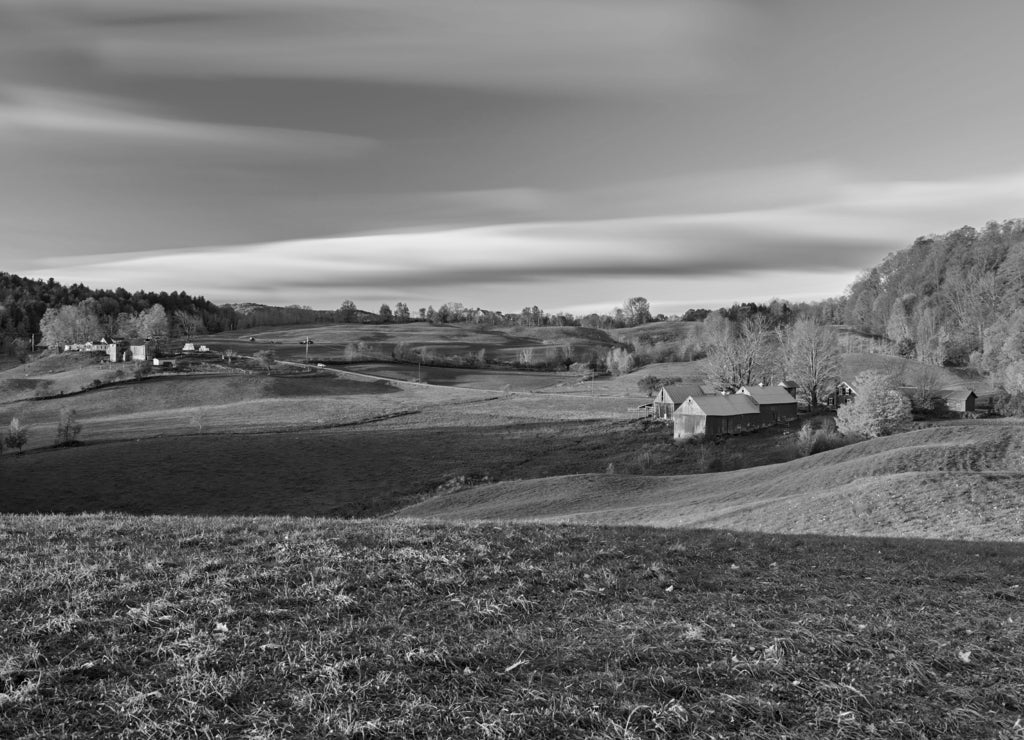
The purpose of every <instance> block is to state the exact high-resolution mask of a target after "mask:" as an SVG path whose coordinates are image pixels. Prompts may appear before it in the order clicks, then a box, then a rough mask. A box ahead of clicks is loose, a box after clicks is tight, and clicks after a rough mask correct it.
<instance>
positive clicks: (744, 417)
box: [672, 394, 762, 439]
mask: <svg viewBox="0 0 1024 740" xmlns="http://www.w3.org/2000/svg"><path fill="white" fill-rule="evenodd" d="M672 421H673V427H674V429H673V432H672V436H673V438H674V439H686V438H687V437H692V436H694V435H697V434H703V435H704V436H705V437H717V436H718V435H720V434H739V433H740V432H747V431H752V430H754V429H758V428H759V427H761V426H762V423H761V411H760V410H759V409H758V407H757V404H756V403H755V402H754V399H753V398H751V397H750V396H747V395H743V394H734V395H730V396H698V397H693V396H690V397H689V398H687V399H686V400H685V401H683V403H682V405H681V406H680V407H679V408H678V409H676V412H675V413H674V414H673V415H672Z"/></svg>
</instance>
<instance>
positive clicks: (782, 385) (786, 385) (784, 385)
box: [779, 380, 799, 388]
mask: <svg viewBox="0 0 1024 740" xmlns="http://www.w3.org/2000/svg"><path fill="white" fill-rule="evenodd" d="M779 387H780V388H798V387H799V386H798V385H797V382H796V381H795V380H783V381H782V382H781V383H779Z"/></svg>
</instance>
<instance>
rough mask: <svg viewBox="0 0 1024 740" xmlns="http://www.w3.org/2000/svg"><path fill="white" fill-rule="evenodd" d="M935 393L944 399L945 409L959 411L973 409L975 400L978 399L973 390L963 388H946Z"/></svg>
mask: <svg viewBox="0 0 1024 740" xmlns="http://www.w3.org/2000/svg"><path fill="white" fill-rule="evenodd" d="M935 395H937V396H938V397H939V398H941V399H942V400H943V401H945V403H946V408H947V409H949V410H950V411H959V412H960V413H965V412H970V411H974V405H975V402H976V401H977V400H978V396H977V395H976V394H975V393H974V391H969V390H967V389H965V388H947V389H944V390H941V391H938V392H937V393H936V394H935Z"/></svg>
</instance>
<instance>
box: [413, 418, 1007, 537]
mask: <svg viewBox="0 0 1024 740" xmlns="http://www.w3.org/2000/svg"><path fill="white" fill-rule="evenodd" d="M729 444H732V443H729ZM695 449H696V450H697V454H700V448H699V447H695ZM711 454H724V455H726V456H728V455H733V454H737V455H745V454H746V451H745V449H744V447H743V445H742V442H739V443H738V444H737V445H736V446H735V447H733V448H732V449H731V450H729V448H728V446H727V448H726V450H725V451H721V452H717V451H716V452H712V453H711ZM726 466H727V467H728V466H729V462H728V461H726ZM398 516H407V517H411V518H417V519H419V518H432V519H444V520H465V519H484V520H490V521H543V522H571V523H591V524H619V525H646V526H661V527H685V528H693V527H715V528H725V529H733V530H744V531H761V532H786V533H821V534H833V535H849V534H863V535H870V536H891V537H929V538H943V539H980V540H1007V541H1015V542H1024V423H1022V422H1020V421H1019V420H1009V419H998V420H986V421H971V422H956V423H950V424H943V425H937V426H931V427H926V428H921V429H918V430H916V431H911V432H905V433H902V434H898V435H894V436H891V437H886V438H879V439H874V440H869V441H866V442H860V443H858V444H854V445H850V446H848V447H843V448H840V449H836V450H831V451H828V452H822V453H819V454H817V455H813V456H810V457H806V458H800V459H797V460H792V461H789V462H779V463H777V464H774V465H759V466H757V467H752V468H745V469H741V470H732V471H728V472H721V473H709V474H705V475H682V476H673V475H667V476H660V477H654V476H621V475H593V474H587V475H572V476H563V477H561V478H548V479H543V480H524V481H508V482H500V483H493V484H489V485H484V486H479V487H477V488H474V489H470V490H466V491H460V492H457V493H453V494H450V495H445V496H437V497H434V498H432V499H428V500H426V501H423V502H420V503H418V504H415V505H412V506H410V507H408V508H406V509H403V510H401V511H400V512H398Z"/></svg>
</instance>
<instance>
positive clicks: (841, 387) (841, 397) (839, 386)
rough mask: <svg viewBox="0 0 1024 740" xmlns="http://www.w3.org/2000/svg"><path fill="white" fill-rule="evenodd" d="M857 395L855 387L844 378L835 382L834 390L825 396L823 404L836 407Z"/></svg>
mask: <svg viewBox="0 0 1024 740" xmlns="http://www.w3.org/2000/svg"><path fill="white" fill-rule="evenodd" d="M856 396H857V391H856V389H855V388H854V387H853V386H852V385H850V384H849V383H847V382H846V381H845V380H840V381H839V382H838V383H836V387H835V390H833V391H832V392H831V393H829V394H828V396H827V397H826V398H825V404H826V405H827V406H829V407H830V408H833V409H837V408H839V407H840V406H842V405H843V404H844V403H849V402H850V401H852V400H853V399H854V398H855V397H856Z"/></svg>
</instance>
